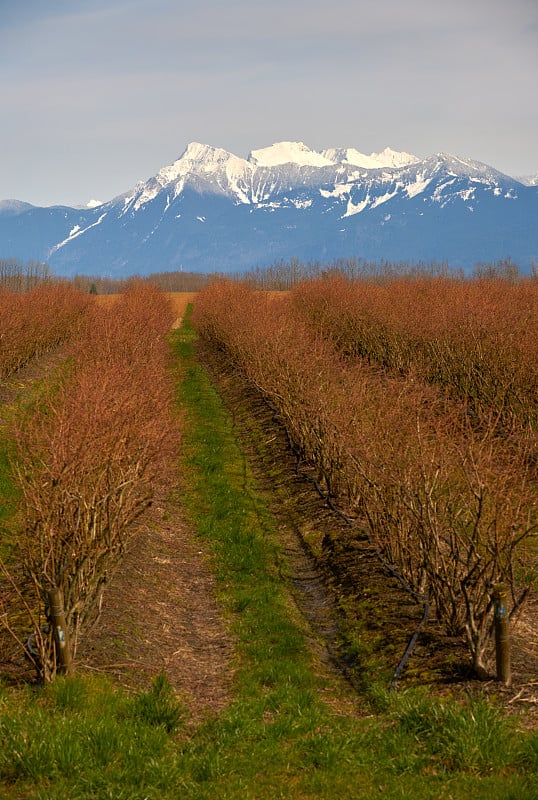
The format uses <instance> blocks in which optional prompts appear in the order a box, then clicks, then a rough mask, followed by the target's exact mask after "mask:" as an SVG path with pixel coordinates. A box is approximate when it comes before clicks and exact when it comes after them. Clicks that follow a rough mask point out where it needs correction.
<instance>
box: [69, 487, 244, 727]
mask: <svg viewBox="0 0 538 800" xmlns="http://www.w3.org/2000/svg"><path fill="white" fill-rule="evenodd" d="M77 662H78V668H79V669H86V670H90V671H98V672H105V673H107V674H108V675H113V676H114V677H115V678H116V679H117V680H118V681H119V682H120V683H122V684H124V685H127V686H136V687H147V686H148V684H149V682H150V680H151V679H152V678H154V677H155V676H156V675H157V674H159V673H160V672H164V673H165V674H166V676H167V678H168V680H169V681H170V683H171V684H172V686H173V687H174V689H175V690H176V692H177V693H178V694H179V696H180V697H181V699H182V700H183V702H184V703H185V705H186V707H187V708H188V709H189V711H190V714H191V716H192V717H193V718H198V717H200V716H203V715H204V714H206V713H208V712H211V713H215V712H217V711H219V710H220V709H222V708H223V707H224V706H225V704H226V703H227V701H228V699H229V692H230V686H231V681H232V678H233V642H232V640H231V638H230V636H229V634H228V632H227V626H226V623H225V620H224V619H223V616H222V612H221V610H220V609H219V606H218V603H217V600H216V587H215V580H214V578H213V574H212V570H211V565H210V563H209V559H208V557H207V556H206V555H205V553H204V551H203V549H202V545H201V544H200V542H199V541H198V540H197V538H196V536H195V535H194V534H193V531H192V530H191V529H190V528H189V526H188V525H187V524H186V523H185V521H184V519H183V517H182V513H181V508H180V507H179V506H178V505H177V504H176V503H175V502H174V501H173V500H172V499H171V498H169V497H163V498H161V499H160V501H158V502H157V503H155V505H154V507H153V509H152V511H151V515H150V517H149V518H148V519H147V520H145V521H144V522H143V523H142V524H141V525H140V526H139V528H138V530H137V532H136V534H135V536H134V538H133V539H132V540H131V543H130V545H129V548H128V551H127V553H126V555H125V557H124V558H123V560H122V562H121V566H120V568H119V569H118V571H117V572H116V573H115V574H114V575H113V576H112V577H111V580H110V582H109V585H108V586H107V588H106V591H105V594H104V601H103V606H102V611H101V615H100V617H99V618H98V620H97V621H96V623H95V624H94V625H93V627H92V629H91V630H90V631H88V633H87V634H86V636H85V637H84V640H83V641H82V642H81V645H80V647H79V649H78V652H77Z"/></svg>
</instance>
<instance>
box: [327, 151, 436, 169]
mask: <svg viewBox="0 0 538 800" xmlns="http://www.w3.org/2000/svg"><path fill="white" fill-rule="evenodd" d="M322 155H323V156H325V158H327V159H329V161H332V162H333V163H336V164H349V165H351V166H354V167H362V168H363V169H382V168H383V167H391V168H392V167H395V168H396V167H405V166H407V165H409V164H418V163H419V161H420V159H419V158H417V156H413V155H411V153H399V152H397V151H396V150H392V149H391V148H390V147H385V149H384V150H382V151H381V152H380V153H371V154H370V155H369V156H367V155H365V154H364V153H361V152H359V150H356V149H355V148H354V147H346V148H331V149H329V150H322Z"/></svg>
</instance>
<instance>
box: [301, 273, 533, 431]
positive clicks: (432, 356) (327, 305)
mask: <svg viewBox="0 0 538 800" xmlns="http://www.w3.org/2000/svg"><path fill="white" fill-rule="evenodd" d="M294 303H295V307H296V308H297V310H298V311H299V312H300V313H301V314H304V315H305V316H306V317H307V318H308V319H310V320H311V321H312V322H313V324H314V325H315V326H316V329H318V330H319V331H320V332H321V333H322V334H323V335H324V336H326V337H328V338H330V340H331V341H332V342H334V344H335V345H336V347H337V348H338V350H339V351H340V352H342V353H343V354H344V355H346V356H359V357H361V358H364V359H366V360H367V361H368V362H369V363H371V364H375V365H379V366H381V367H383V369H386V370H388V371H390V372H391V373H394V374H399V375H405V376H413V377H415V378H417V379H418V380H420V381H425V382H428V383H432V384H434V385H436V386H437V387H441V388H442V389H443V391H446V392H447V393H448V394H449V395H450V396H451V397H453V398H455V399H457V400H458V401H459V402H463V403H465V405H466V409H467V412H468V413H469V415H470V416H471V417H472V418H474V419H475V421H476V422H478V423H481V422H483V421H484V420H486V421H489V420H490V419H491V416H492V415H495V416H496V417H497V418H498V420H499V423H500V424H501V425H502V427H503V428H504V429H505V430H506V429H507V428H508V429H511V428H512V427H513V426H514V425H515V426H516V427H519V426H521V425H526V424H529V423H530V424H532V425H533V426H535V427H536V426H538V284H537V283H536V281H530V280H527V281H524V280H522V281H518V282H511V281H508V280H503V279H500V278H494V279H476V280H467V281H464V280H456V279H453V278H448V277H442V276H438V277H436V276H429V277H415V278H414V279H409V278H408V279H402V278H395V279H393V280H387V281H383V282H374V281H350V280H347V279H345V278H342V277H329V278H325V279H319V280H316V281H309V282H305V283H303V284H301V285H299V286H298V287H296V289H295V290H294Z"/></svg>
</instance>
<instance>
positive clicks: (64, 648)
mask: <svg viewBox="0 0 538 800" xmlns="http://www.w3.org/2000/svg"><path fill="white" fill-rule="evenodd" d="M49 605H50V615H51V619H52V625H53V627H54V641H55V642H56V652H57V655H58V661H59V663H60V671H61V672H63V673H64V674H65V675H69V674H70V673H71V672H72V670H73V661H72V658H71V648H70V646H69V634H68V631H67V622H66V619H65V611H64V598H63V593H62V590H61V589H58V588H55V589H52V591H50V592H49Z"/></svg>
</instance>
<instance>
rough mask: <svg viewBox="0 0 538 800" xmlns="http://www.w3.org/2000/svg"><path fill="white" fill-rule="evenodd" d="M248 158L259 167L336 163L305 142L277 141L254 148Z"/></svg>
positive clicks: (309, 165) (313, 165)
mask: <svg viewBox="0 0 538 800" xmlns="http://www.w3.org/2000/svg"><path fill="white" fill-rule="evenodd" d="M248 160H249V162H250V163H251V164H254V165H255V166H257V167H278V166H280V165H282V164H297V165H298V166H301V167H327V166H331V165H332V164H333V163H334V162H333V161H332V160H331V159H329V158H327V157H326V156H325V155H323V153H317V152H316V151H315V150H311V149H310V148H309V147H307V146H306V145H305V144H304V143H303V142H277V143H276V144H273V145H271V146H270V147H263V148H261V149H260V150H252V151H251V153H250V155H249V157H248Z"/></svg>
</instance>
